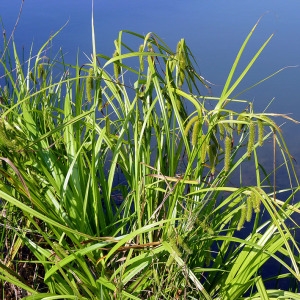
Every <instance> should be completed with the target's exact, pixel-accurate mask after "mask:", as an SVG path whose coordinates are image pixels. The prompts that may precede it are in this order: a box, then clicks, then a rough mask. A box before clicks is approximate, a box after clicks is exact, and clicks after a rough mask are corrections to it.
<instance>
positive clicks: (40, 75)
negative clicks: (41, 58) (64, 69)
mask: <svg viewBox="0 0 300 300" xmlns="http://www.w3.org/2000/svg"><path fill="white" fill-rule="evenodd" d="M44 72H45V70H44V66H43V65H42V64H39V65H38V78H43V77H44Z"/></svg>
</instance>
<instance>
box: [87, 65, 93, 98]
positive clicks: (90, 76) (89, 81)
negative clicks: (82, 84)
mask: <svg viewBox="0 0 300 300" xmlns="http://www.w3.org/2000/svg"><path fill="white" fill-rule="evenodd" d="M93 75H94V70H93V68H90V69H89V74H88V77H87V78H86V97H87V99H88V101H89V102H91V101H92V89H93Z"/></svg>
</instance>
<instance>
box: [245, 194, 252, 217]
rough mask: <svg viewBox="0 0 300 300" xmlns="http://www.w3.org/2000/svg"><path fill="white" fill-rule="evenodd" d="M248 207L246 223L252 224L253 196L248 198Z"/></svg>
mask: <svg viewBox="0 0 300 300" xmlns="http://www.w3.org/2000/svg"><path fill="white" fill-rule="evenodd" d="M246 206H247V215H246V221H247V222H250V221H251V219H252V212H253V201H252V197H251V196H248V197H247V200H246Z"/></svg>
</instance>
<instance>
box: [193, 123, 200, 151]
mask: <svg viewBox="0 0 300 300" xmlns="http://www.w3.org/2000/svg"><path fill="white" fill-rule="evenodd" d="M200 125H201V123H200V121H196V122H195V123H194V127H193V133H192V145H193V146H194V147H195V146H196V145H197V142H198V136H199V130H200Z"/></svg>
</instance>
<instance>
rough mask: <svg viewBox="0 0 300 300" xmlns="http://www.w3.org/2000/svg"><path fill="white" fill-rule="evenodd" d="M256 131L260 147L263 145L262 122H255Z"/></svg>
mask: <svg viewBox="0 0 300 300" xmlns="http://www.w3.org/2000/svg"><path fill="white" fill-rule="evenodd" d="M257 129H258V145H259V146H260V147H261V146H262V145H263V143H264V123H263V121H262V120H260V119H258V120H257Z"/></svg>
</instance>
